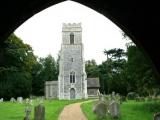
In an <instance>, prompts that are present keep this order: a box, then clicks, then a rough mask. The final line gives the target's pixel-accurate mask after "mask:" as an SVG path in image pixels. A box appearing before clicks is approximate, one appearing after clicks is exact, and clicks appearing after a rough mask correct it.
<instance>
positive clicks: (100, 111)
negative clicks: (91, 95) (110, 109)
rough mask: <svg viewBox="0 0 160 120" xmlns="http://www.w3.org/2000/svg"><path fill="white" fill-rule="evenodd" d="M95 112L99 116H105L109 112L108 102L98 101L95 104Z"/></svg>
mask: <svg viewBox="0 0 160 120" xmlns="http://www.w3.org/2000/svg"><path fill="white" fill-rule="evenodd" d="M93 112H94V113H95V114H96V115H97V116H98V117H105V116H106V114H107V104H106V103H105V102H103V101H98V103H96V104H95V105H94V106H93Z"/></svg>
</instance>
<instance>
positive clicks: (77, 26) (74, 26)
mask: <svg viewBox="0 0 160 120" xmlns="http://www.w3.org/2000/svg"><path fill="white" fill-rule="evenodd" d="M62 31H68V32H69V31H75V32H76V31H82V28H81V23H63V27H62Z"/></svg>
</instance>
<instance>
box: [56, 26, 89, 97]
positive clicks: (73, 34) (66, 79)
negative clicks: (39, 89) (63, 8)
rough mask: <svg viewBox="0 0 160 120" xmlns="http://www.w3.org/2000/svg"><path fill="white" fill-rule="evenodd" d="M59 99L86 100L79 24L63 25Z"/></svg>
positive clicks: (85, 81)
mask: <svg viewBox="0 0 160 120" xmlns="http://www.w3.org/2000/svg"><path fill="white" fill-rule="evenodd" d="M58 97H59V99H82V98H87V79H86V73H85V61H84V57H83V44H82V28H81V23H78V24H75V23H73V24H70V23H69V24H65V23H64V24H63V27H62V45H61V51H60V61H59V76H58Z"/></svg>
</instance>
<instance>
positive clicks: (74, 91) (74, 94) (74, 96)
mask: <svg viewBox="0 0 160 120" xmlns="http://www.w3.org/2000/svg"><path fill="white" fill-rule="evenodd" d="M70 99H71V100H73V99H76V90H75V89H74V88H71V89H70Z"/></svg>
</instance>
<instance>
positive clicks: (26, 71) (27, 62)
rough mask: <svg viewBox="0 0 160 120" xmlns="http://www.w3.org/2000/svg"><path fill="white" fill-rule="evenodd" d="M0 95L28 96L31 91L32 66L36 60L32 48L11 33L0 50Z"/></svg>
mask: <svg viewBox="0 0 160 120" xmlns="http://www.w3.org/2000/svg"><path fill="white" fill-rule="evenodd" d="M0 56H1V60H0V78H1V79H0V97H3V98H5V99H9V98H10V97H17V96H23V97H27V96H29V95H30V93H31V89H32V86H31V83H32V76H31V71H32V67H33V65H34V63H35V61H36V59H35V56H34V54H33V50H32V48H31V47H30V46H29V45H28V44H24V43H23V41H22V40H21V39H20V38H18V37H17V36H16V35H14V34H11V35H10V36H9V37H8V39H7V40H5V42H4V44H3V47H2V48H1V50H0Z"/></svg>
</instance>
